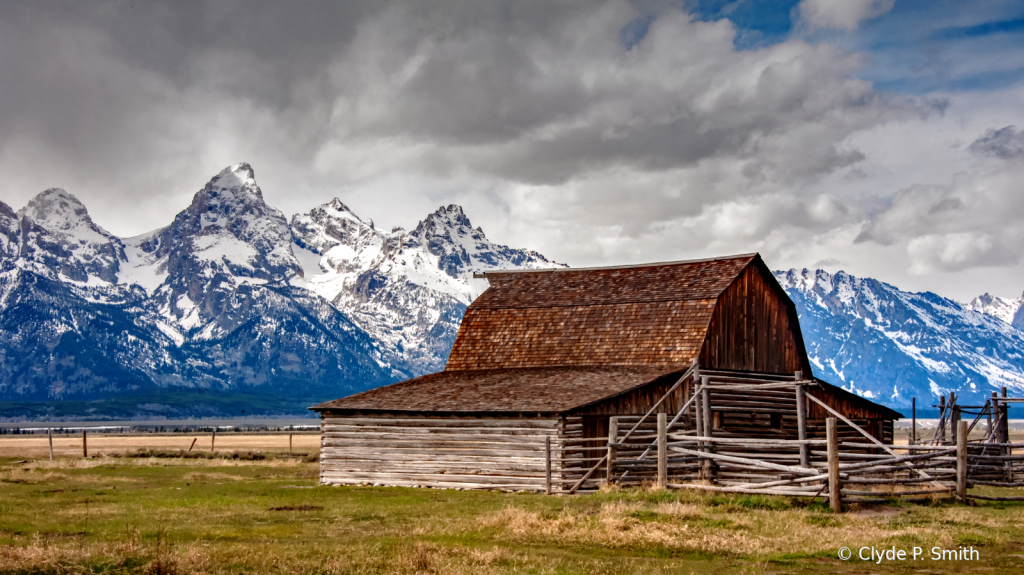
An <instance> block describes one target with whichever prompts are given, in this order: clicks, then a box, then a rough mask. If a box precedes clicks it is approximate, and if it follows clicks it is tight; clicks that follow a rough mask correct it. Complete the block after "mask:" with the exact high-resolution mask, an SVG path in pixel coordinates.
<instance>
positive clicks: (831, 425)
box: [825, 417, 843, 513]
mask: <svg viewBox="0 0 1024 575" xmlns="http://www.w3.org/2000/svg"><path fill="white" fill-rule="evenodd" d="M836 421H837V420H836V418H834V417H829V418H828V419H826V420H825V437H826V439H827V440H828V441H827V443H828V500H829V503H831V504H832V511H834V512H836V513H842V511H843V500H842V492H841V490H842V485H840V484H839V434H838V433H837V431H836Z"/></svg>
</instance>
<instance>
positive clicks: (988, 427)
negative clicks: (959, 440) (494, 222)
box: [985, 399, 992, 439]
mask: <svg viewBox="0 0 1024 575" xmlns="http://www.w3.org/2000/svg"><path fill="white" fill-rule="evenodd" d="M985 433H986V434H988V436H989V438H990V439H991V437H992V400H990V399H986V400H985Z"/></svg>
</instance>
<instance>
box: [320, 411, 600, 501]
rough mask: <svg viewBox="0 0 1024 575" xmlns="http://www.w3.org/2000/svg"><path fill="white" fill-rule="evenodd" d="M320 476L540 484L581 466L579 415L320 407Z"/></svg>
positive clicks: (486, 485)
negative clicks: (575, 441) (576, 441)
mask: <svg viewBox="0 0 1024 575" xmlns="http://www.w3.org/2000/svg"><path fill="white" fill-rule="evenodd" d="M320 421H321V449H320V482H321V484H325V485H326V484H348V485H352V484H361V483H370V484H373V483H380V484H382V485H388V486H407V487H411V486H423V487H447V488H464V489H502V490H517V491H518V490H529V491H543V490H544V489H545V488H546V482H547V479H546V471H545V468H546V457H545V440H546V438H548V437H550V438H551V448H552V476H553V477H552V478H553V480H554V482H555V483H556V487H557V485H558V484H559V483H560V482H562V483H564V481H565V475H566V471H569V472H570V474H571V472H572V468H574V467H579V466H581V465H582V464H583V463H584V462H583V461H582V459H583V456H582V452H579V451H578V450H575V448H574V447H573V446H572V445H567V444H566V439H567V438H573V437H576V438H578V437H580V436H581V434H582V433H581V425H580V421H579V418H575V419H570V418H559V417H556V416H549V417H540V416H534V417H530V418H527V417H443V416H438V417H428V416H408V415H396V414H383V415H367V414H363V415H342V414H337V413H331V412H329V411H327V412H323V413H322V414H321V420H320Z"/></svg>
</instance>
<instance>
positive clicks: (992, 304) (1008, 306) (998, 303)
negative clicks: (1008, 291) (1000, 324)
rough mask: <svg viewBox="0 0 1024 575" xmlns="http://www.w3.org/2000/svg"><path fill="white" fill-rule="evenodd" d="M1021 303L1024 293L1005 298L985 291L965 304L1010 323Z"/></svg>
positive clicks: (1023, 302)
mask: <svg viewBox="0 0 1024 575" xmlns="http://www.w3.org/2000/svg"><path fill="white" fill-rule="evenodd" d="M1022 304H1024V295H1021V297H1019V298H1016V299H1007V298H1003V297H999V296H995V295H992V294H990V293H986V294H984V295H980V296H978V297H976V298H974V299H972V300H971V302H970V303H968V304H967V309H971V310H974V311H976V312H980V313H983V314H986V315H990V316H992V317H994V318H997V319H1000V320H1002V321H1005V322H1006V323H1010V324H1012V323H1013V320H1014V317H1015V316H1016V315H1017V312H1018V311H1019V310H1020V308H1021V305H1022Z"/></svg>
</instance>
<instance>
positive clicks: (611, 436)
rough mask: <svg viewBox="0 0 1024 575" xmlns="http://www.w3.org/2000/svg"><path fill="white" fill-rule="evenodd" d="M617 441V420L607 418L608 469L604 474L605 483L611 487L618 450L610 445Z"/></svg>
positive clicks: (616, 418)
mask: <svg viewBox="0 0 1024 575" xmlns="http://www.w3.org/2000/svg"><path fill="white" fill-rule="evenodd" d="M618 440H619V418H618V417H609V418H608V468H607V472H606V473H605V483H606V484H607V485H611V484H612V483H613V481H612V476H613V474H614V472H615V457H616V456H617V455H618V453H617V452H618V450H617V449H615V448H614V447H612V444H613V443H615V442H617V441H618Z"/></svg>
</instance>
